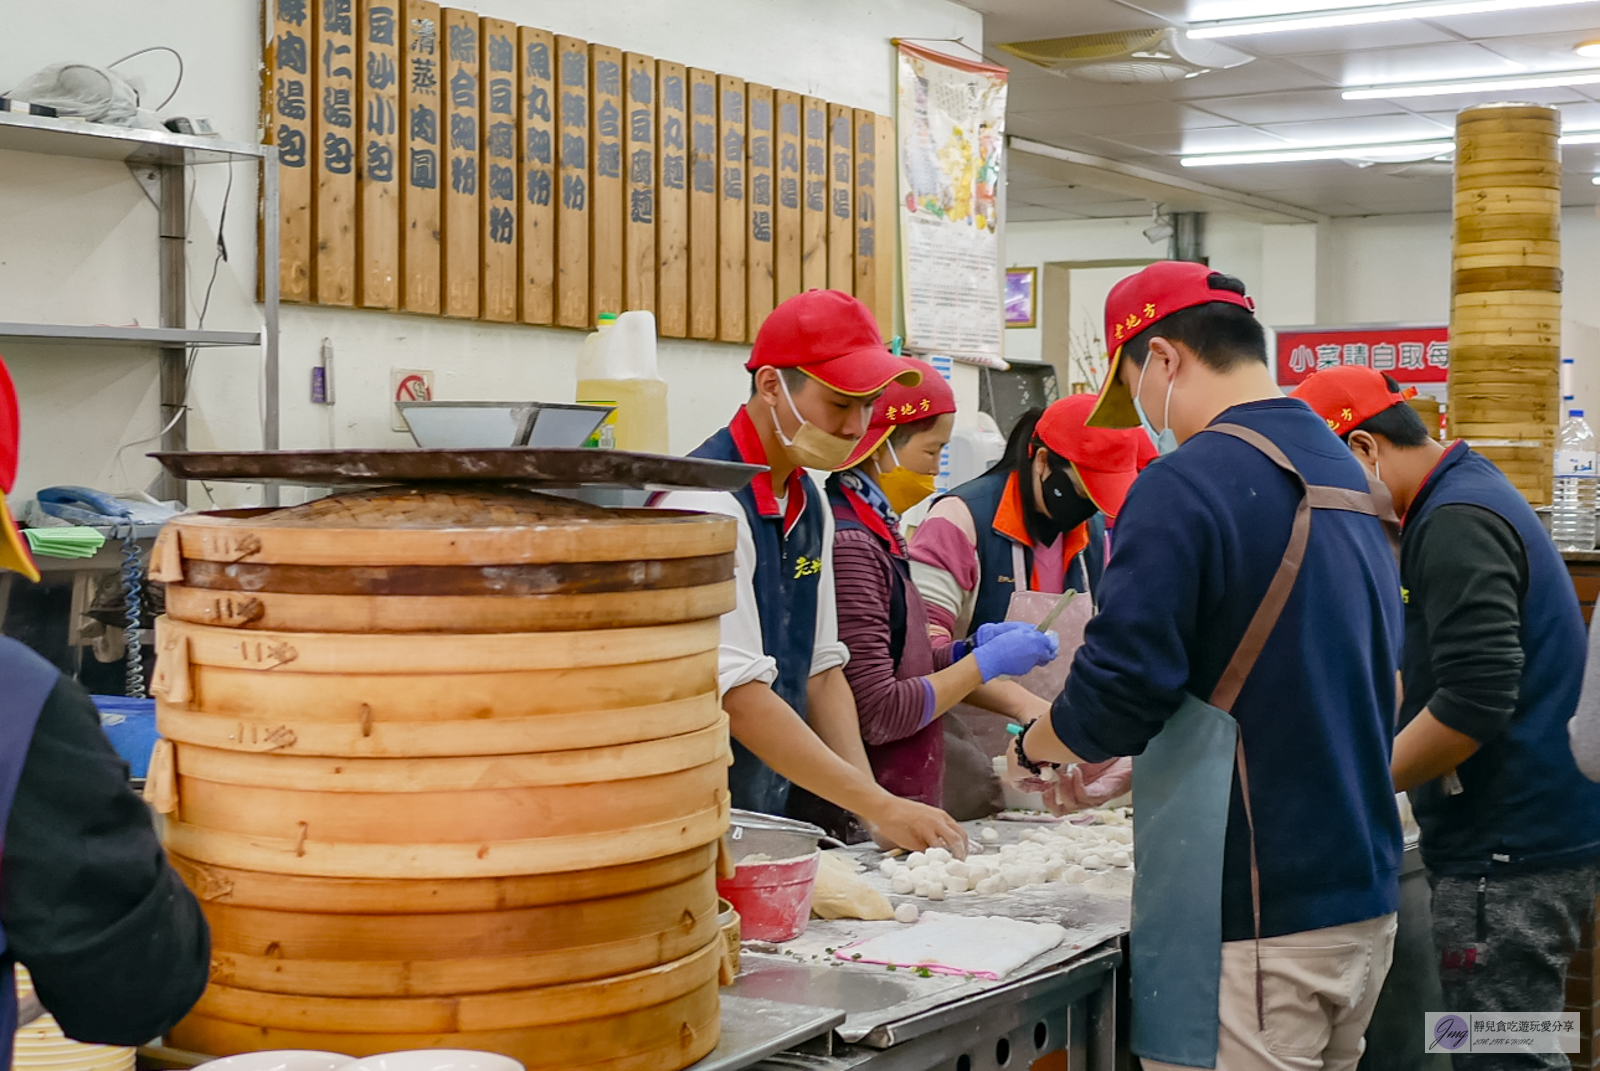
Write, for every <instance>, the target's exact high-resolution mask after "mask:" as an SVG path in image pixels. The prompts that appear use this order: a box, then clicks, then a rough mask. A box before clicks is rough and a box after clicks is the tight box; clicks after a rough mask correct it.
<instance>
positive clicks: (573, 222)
mask: <svg viewBox="0 0 1600 1071" xmlns="http://www.w3.org/2000/svg"><path fill="white" fill-rule="evenodd" d="M556 81H557V83H558V85H557V88H558V89H559V91H560V100H559V102H558V103H557V105H556V134H557V138H556V170H557V173H558V175H559V177H560V179H561V192H560V197H561V200H560V203H559V205H558V207H557V208H556V323H558V324H561V325H562V326H563V327H589V326H590V323H589V45H588V42H586V41H582V40H579V39H578V38H576V37H562V36H558V37H557V38H556Z"/></svg>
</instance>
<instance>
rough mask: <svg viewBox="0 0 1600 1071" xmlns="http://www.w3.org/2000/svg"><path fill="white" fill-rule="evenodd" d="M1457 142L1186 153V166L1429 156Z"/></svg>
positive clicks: (1416, 142) (1450, 147)
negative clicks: (1192, 154)
mask: <svg viewBox="0 0 1600 1071" xmlns="http://www.w3.org/2000/svg"><path fill="white" fill-rule="evenodd" d="M1455 147H1456V143H1455V142H1454V141H1452V140H1450V139H1448V138H1434V139H1429V140H1427V141H1381V142H1376V143H1372V142H1364V143H1361V144H1357V145H1319V146H1317V147H1316V148H1306V149H1270V150H1267V151H1265V152H1218V153H1206V154H1203V155H1200V156H1185V157H1183V158H1182V159H1181V160H1180V161H1179V162H1180V163H1182V164H1183V166H1184V167H1217V166H1221V165H1224V164H1288V163H1297V162H1301V161H1306V160H1350V159H1362V160H1365V159H1383V158H1387V157H1394V156H1398V157H1400V158H1402V159H1418V158H1421V159H1427V158H1429V157H1430V156H1439V155H1443V154H1444V153H1448V152H1454V151H1455Z"/></svg>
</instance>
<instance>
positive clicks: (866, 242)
mask: <svg viewBox="0 0 1600 1071" xmlns="http://www.w3.org/2000/svg"><path fill="white" fill-rule="evenodd" d="M852 118H853V120H854V124H855V131H854V133H855V139H856V151H855V265H854V267H855V293H856V297H857V298H858V299H860V301H861V303H862V304H863V305H865V306H866V307H867V308H869V309H871V310H872V313H873V316H874V317H875V318H877V319H878V326H879V328H880V329H881V328H882V326H883V320H882V317H880V316H878V265H877V257H878V230H877V225H876V220H877V210H878V193H877V182H878V137H877V134H876V132H875V129H874V126H873V115H872V113H871V112H868V111H862V110H861V109H860V108H857V109H856V110H855V113H854V115H853V116H852Z"/></svg>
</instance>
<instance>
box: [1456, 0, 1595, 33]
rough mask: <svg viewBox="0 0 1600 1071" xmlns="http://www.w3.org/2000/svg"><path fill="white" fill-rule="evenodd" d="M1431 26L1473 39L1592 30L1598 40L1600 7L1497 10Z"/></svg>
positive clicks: (1461, 16)
mask: <svg viewBox="0 0 1600 1071" xmlns="http://www.w3.org/2000/svg"><path fill="white" fill-rule="evenodd" d="M1430 21H1431V22H1432V23H1433V25H1435V26H1440V27H1442V28H1444V29H1447V30H1449V31H1450V32H1451V33H1455V34H1460V35H1461V36H1462V37H1467V38H1471V39H1473V40H1479V41H1481V40H1484V39H1485V38H1490V37H1522V36H1524V35H1525V34H1527V33H1528V31H1529V30H1530V29H1534V30H1537V31H1538V32H1540V33H1566V32H1569V31H1573V32H1578V33H1582V32H1583V31H1594V36H1596V37H1600V5H1596V4H1575V5H1573V6H1572V7H1553V8H1547V9H1545V10H1541V11H1497V12H1494V13H1493V14H1486V15H1456V16H1454V17H1453V18H1448V19H1432V20H1430Z"/></svg>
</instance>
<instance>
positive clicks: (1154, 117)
mask: <svg viewBox="0 0 1600 1071" xmlns="http://www.w3.org/2000/svg"><path fill="white" fill-rule="evenodd" d="M1063 110H1070V111H1072V112H1073V113H1074V114H1072V115H1071V116H1061V115H1059V114H1057V113H1058V112H1060V111H1063ZM1023 114H1027V115H1030V116H1033V117H1035V118H1038V119H1042V120H1045V121H1050V120H1052V119H1062V118H1066V119H1068V121H1070V122H1071V124H1072V128H1073V129H1074V130H1075V131H1078V132H1080V133H1084V134H1104V135H1109V136H1116V135H1121V134H1170V133H1173V132H1175V131H1179V130H1198V129H1203V128H1205V127H1216V126H1232V125H1233V121H1232V120H1231V119H1225V118H1223V117H1222V116H1220V115H1212V114H1211V113H1210V112H1203V111H1201V110H1199V109H1198V108H1190V107H1188V106H1187V105H1183V104H1178V103H1176V102H1162V103H1155V104H1124V105H1120V106H1113V107H1109V108H1081V109H1080V108H1078V107H1076V106H1072V105H1065V106H1063V108H1058V109H1050V110H1048V111H1046V110H1042V109H1041V110H1038V111H1029V112H1026V113H1023Z"/></svg>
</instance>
